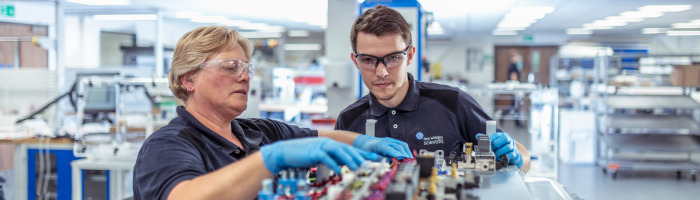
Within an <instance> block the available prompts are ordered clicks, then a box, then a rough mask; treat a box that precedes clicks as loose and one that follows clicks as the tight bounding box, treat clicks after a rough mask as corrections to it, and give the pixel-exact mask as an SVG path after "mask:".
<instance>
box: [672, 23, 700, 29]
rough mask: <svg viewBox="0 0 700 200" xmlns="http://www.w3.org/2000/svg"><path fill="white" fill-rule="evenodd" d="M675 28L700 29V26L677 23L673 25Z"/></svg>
mask: <svg viewBox="0 0 700 200" xmlns="http://www.w3.org/2000/svg"><path fill="white" fill-rule="evenodd" d="M671 27H673V28H700V24H696V23H675V24H671Z"/></svg>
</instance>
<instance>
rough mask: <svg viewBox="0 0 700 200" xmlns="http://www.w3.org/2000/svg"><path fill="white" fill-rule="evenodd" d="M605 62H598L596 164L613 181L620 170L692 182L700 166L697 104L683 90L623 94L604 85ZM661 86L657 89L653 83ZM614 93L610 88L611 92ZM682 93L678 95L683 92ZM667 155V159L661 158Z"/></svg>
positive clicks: (600, 58) (597, 60)
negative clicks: (685, 177) (697, 158)
mask: <svg viewBox="0 0 700 200" xmlns="http://www.w3.org/2000/svg"><path fill="white" fill-rule="evenodd" d="M607 63H608V62H607V58H606V57H605V56H598V57H597V58H596V76H598V77H597V78H596V81H595V82H594V84H595V85H596V86H595V87H596V88H597V90H596V100H597V103H596V108H595V110H596V115H597V116H598V120H597V121H596V130H597V131H598V133H599V134H598V136H599V138H598V144H599V145H598V146H599V148H597V149H598V150H599V152H598V153H597V155H598V156H599V159H598V164H599V165H600V166H602V167H603V171H604V172H610V173H611V174H612V177H613V178H617V175H618V172H620V171H632V170H634V171H675V172H676V174H677V177H678V178H680V177H681V175H682V173H683V172H688V173H689V174H690V176H691V180H693V181H695V180H696V179H697V178H696V172H697V171H698V170H700V163H698V162H696V161H693V160H692V154H693V153H697V152H700V123H699V122H700V120H698V117H697V116H698V113H699V112H700V103H698V102H697V101H696V100H694V99H693V98H692V97H691V96H690V95H691V93H692V91H690V92H688V91H689V90H687V89H685V88H682V89H678V90H677V91H679V92H678V94H676V95H671V94H663V95H653V94H645V93H639V94H623V92H620V91H621V87H627V88H632V89H636V88H640V89H641V88H644V87H649V86H616V87H612V88H611V86H610V85H608V76H610V75H611V74H609V73H607V71H608V70H607ZM655 86H660V85H655ZM611 89H612V90H611ZM681 91H682V92H681ZM665 155H667V156H665Z"/></svg>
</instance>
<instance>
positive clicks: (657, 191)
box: [559, 164, 700, 200]
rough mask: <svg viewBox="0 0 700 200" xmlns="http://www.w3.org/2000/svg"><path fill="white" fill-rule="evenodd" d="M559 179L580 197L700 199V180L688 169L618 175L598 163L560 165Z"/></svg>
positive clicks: (632, 172) (633, 172)
mask: <svg viewBox="0 0 700 200" xmlns="http://www.w3.org/2000/svg"><path fill="white" fill-rule="evenodd" d="M559 182H560V183H561V184H562V185H564V187H565V188H566V189H567V190H568V191H569V192H570V193H574V194H576V195H578V197H580V198H581V199H601V200H603V199H654V200H658V199H674V200H675V199H700V182H698V181H695V182H693V181H691V180H690V175H689V174H688V172H686V173H684V174H683V175H682V177H681V178H680V179H677V178H676V172H641V171H627V172H621V173H620V174H619V175H618V177H617V178H616V179H613V178H612V176H611V175H610V174H609V173H607V174H606V173H603V170H602V168H600V167H597V166H577V165H565V164H562V165H560V168H559Z"/></svg>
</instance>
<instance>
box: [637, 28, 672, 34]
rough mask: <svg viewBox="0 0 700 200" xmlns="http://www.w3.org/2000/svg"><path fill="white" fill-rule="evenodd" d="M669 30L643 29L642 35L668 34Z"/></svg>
mask: <svg viewBox="0 0 700 200" xmlns="http://www.w3.org/2000/svg"><path fill="white" fill-rule="evenodd" d="M668 30H669V29H668V28H644V29H642V34H659V33H666V32H667V31H668Z"/></svg>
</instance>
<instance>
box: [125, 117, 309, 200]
mask: <svg viewBox="0 0 700 200" xmlns="http://www.w3.org/2000/svg"><path fill="white" fill-rule="evenodd" d="M177 115H178V117H177V118H175V119H173V120H172V121H170V123H169V124H168V125H166V126H164V127H162V128H160V129H158V131H155V132H154V133H153V134H151V136H149V137H148V139H146V141H145V142H144V143H143V146H142V147H141V150H140V151H139V155H138V159H137V160H136V165H135V166H134V199H137V200H138V199H166V198H167V197H168V194H169V193H170V191H171V190H172V189H173V187H175V185H177V184H178V183H180V182H182V181H185V180H190V179H194V178H196V177H198V176H201V175H204V174H206V173H209V172H212V171H214V170H217V169H219V168H221V167H224V166H226V165H229V164H231V163H234V162H236V161H238V160H241V159H243V158H245V157H246V156H247V155H250V154H252V153H254V152H256V151H258V150H259V149H260V146H262V145H266V144H270V143H273V142H275V141H278V140H285V139H292V138H301V137H317V136H318V131H316V130H310V129H305V128H299V127H296V126H292V125H288V124H285V123H282V122H279V121H275V120H269V119H235V120H234V121H232V122H231V126H232V129H233V130H232V131H233V134H234V135H235V136H236V137H237V138H238V139H239V140H240V141H241V144H242V145H243V147H238V146H236V145H235V144H233V143H232V142H230V141H228V140H226V139H225V138H223V137H221V136H220V135H219V134H217V133H215V132H213V131H212V130H210V129H209V128H207V127H206V126H204V125H203V124H202V123H200V122H199V121H197V119H195V118H194V116H192V115H191V114H190V113H189V112H187V110H185V109H184V107H178V108H177ZM261 167H262V168H261V170H265V169H264V166H261Z"/></svg>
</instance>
